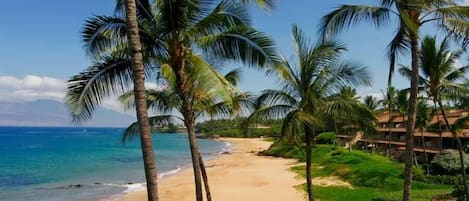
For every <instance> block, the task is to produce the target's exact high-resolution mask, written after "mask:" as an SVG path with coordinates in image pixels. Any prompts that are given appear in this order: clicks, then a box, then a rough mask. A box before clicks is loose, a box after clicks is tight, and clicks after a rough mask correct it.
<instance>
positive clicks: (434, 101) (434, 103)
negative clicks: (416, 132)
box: [433, 98, 443, 150]
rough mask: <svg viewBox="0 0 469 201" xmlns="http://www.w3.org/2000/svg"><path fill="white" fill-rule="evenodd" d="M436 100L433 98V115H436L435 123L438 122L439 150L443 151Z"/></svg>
mask: <svg viewBox="0 0 469 201" xmlns="http://www.w3.org/2000/svg"><path fill="white" fill-rule="evenodd" d="M437 104H438V103H437V100H435V98H433V105H434V107H435V113H436V121H437V122H438V134H439V135H440V144H439V146H440V149H441V150H442V149H443V131H442V128H441V124H440V115H438V105H437Z"/></svg>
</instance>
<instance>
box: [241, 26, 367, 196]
mask: <svg viewBox="0 0 469 201" xmlns="http://www.w3.org/2000/svg"><path fill="white" fill-rule="evenodd" d="M292 34H293V39H294V45H295V51H296V52H295V54H296V58H297V59H298V60H296V61H291V62H290V61H288V60H286V59H283V60H282V61H281V63H280V64H279V65H277V66H276V68H274V69H272V73H275V74H277V75H278V77H279V79H280V80H281V81H282V85H283V86H282V88H281V89H279V90H277V89H269V90H265V91H263V92H262V94H261V95H259V97H258V99H257V100H256V101H255V102H256V103H260V104H259V107H257V108H256V110H255V111H253V113H252V114H251V115H250V116H249V117H248V119H247V122H256V120H265V119H271V118H284V119H283V122H282V129H281V136H282V137H285V138H287V139H289V140H288V141H290V142H291V141H295V142H305V143H306V147H305V149H306V184H307V192H308V199H309V200H314V195H313V185H312V181H311V160H312V155H311V149H312V144H313V140H314V139H315V138H316V132H317V131H318V130H319V129H320V128H321V127H322V123H321V121H322V120H324V119H325V117H326V116H328V115H335V116H336V117H337V116H338V115H341V114H343V113H340V112H341V111H342V110H343V109H351V108H352V107H353V105H354V104H355V103H357V102H358V101H357V100H356V99H355V98H354V97H353V96H354V95H353V92H352V90H351V89H350V88H344V87H346V86H358V85H363V84H369V82H370V77H369V74H368V71H367V68H366V67H365V66H363V65H361V64H357V63H353V62H347V61H340V60H339V58H340V55H341V54H342V53H343V52H344V51H345V46H344V45H342V44H340V43H338V42H334V41H328V42H324V43H321V42H318V43H316V44H311V42H310V41H309V40H308V38H306V37H305V36H304V33H303V32H302V31H301V30H300V29H299V28H298V27H297V26H296V25H294V26H293V28H292ZM341 90H342V91H341ZM340 92H342V94H341V93H340ZM350 94H351V95H350ZM342 95H343V96H342ZM363 108H365V107H363ZM345 111H346V110H345ZM366 112H369V110H363V111H362V113H363V114H368V116H369V117H370V118H373V115H372V113H371V112H369V113H366ZM339 113H340V114H339ZM363 117H366V116H363ZM362 119H363V118H362ZM368 120H369V119H368ZM368 122H371V121H368ZM303 132H304V135H303ZM303 136H304V140H301V138H302V137H303Z"/></svg>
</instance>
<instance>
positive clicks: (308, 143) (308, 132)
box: [304, 125, 314, 201]
mask: <svg viewBox="0 0 469 201" xmlns="http://www.w3.org/2000/svg"><path fill="white" fill-rule="evenodd" d="M304 129H305V140H306V188H307V192H308V200H309V201H314V195H313V182H312V180H311V179H312V178H311V159H312V157H311V154H312V153H311V149H312V148H313V146H312V140H313V139H312V135H313V134H312V132H311V128H309V126H307V125H304Z"/></svg>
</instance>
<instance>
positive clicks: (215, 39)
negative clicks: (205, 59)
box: [197, 26, 278, 67]
mask: <svg viewBox="0 0 469 201" xmlns="http://www.w3.org/2000/svg"><path fill="white" fill-rule="evenodd" d="M197 44H198V45H199V47H200V48H201V49H202V50H203V51H204V52H205V53H206V54H208V55H212V56H214V57H219V58H225V59H228V60H234V61H242V62H243V63H244V64H247V65H249V66H256V67H263V66H265V65H269V64H272V63H274V62H276V61H278V57H277V51H276V48H275V45H274V42H273V40H272V39H271V38H270V37H268V36H267V35H266V34H264V33H262V32H259V31H256V30H254V29H252V28H249V27H245V26H238V27H235V28H231V29H229V30H227V31H224V32H221V33H218V34H214V35H207V36H203V37H200V38H199V39H198V40H197Z"/></svg>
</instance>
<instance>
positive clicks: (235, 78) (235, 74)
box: [225, 68, 241, 86]
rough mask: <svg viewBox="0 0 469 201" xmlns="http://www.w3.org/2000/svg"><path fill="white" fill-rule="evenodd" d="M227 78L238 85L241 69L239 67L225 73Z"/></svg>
mask: <svg viewBox="0 0 469 201" xmlns="http://www.w3.org/2000/svg"><path fill="white" fill-rule="evenodd" d="M225 79H226V80H227V81H228V82H229V83H230V84H231V85H233V86H236V85H238V82H239V80H240V79H241V69H240V68H237V69H234V70H232V71H230V72H228V73H226V74H225Z"/></svg>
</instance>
